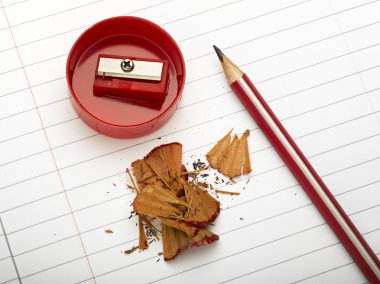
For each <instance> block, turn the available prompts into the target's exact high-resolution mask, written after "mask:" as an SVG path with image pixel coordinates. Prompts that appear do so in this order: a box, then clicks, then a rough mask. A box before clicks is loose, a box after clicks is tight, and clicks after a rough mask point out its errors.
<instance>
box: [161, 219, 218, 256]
mask: <svg viewBox="0 0 380 284" xmlns="http://www.w3.org/2000/svg"><path fill="white" fill-rule="evenodd" d="M218 239H219V237H218V236H217V235H215V234H214V233H212V232H211V231H209V230H207V229H200V231H199V233H198V234H197V235H196V236H194V237H189V236H188V235H186V234H185V233H184V232H182V231H179V230H177V229H176V228H173V227H170V226H167V225H162V240H163V254H164V260H166V261H168V260H173V259H174V258H176V257H177V256H178V255H179V254H180V253H182V252H183V251H185V250H187V249H188V248H191V247H201V246H203V245H206V244H211V243H213V242H215V241H216V240H218Z"/></svg>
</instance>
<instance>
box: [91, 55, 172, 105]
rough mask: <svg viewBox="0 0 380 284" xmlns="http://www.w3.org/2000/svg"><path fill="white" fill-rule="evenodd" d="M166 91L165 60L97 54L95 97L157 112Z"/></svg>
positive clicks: (166, 68)
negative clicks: (110, 99) (140, 106)
mask: <svg viewBox="0 0 380 284" xmlns="http://www.w3.org/2000/svg"><path fill="white" fill-rule="evenodd" d="M168 87H169V66H168V62H167V61H166V60H158V59H148V58H137V57H132V56H129V57H126V56H115V55H107V54H100V55H99V56H98V62H97V66H96V71H95V80H94V86H93V91H94V95H95V96H99V97H109V98H113V99H118V100H121V101H125V102H129V103H133V104H138V105H142V106H146V107H150V108H155V109H160V108H161V107H162V105H163V103H164V101H165V98H166V95H167V93H168Z"/></svg>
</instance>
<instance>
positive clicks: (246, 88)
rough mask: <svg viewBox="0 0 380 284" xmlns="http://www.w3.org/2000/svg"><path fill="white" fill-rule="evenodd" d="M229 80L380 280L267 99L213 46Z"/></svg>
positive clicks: (378, 264)
mask: <svg viewBox="0 0 380 284" xmlns="http://www.w3.org/2000/svg"><path fill="white" fill-rule="evenodd" d="M214 49H215V52H216V54H217V55H218V58H219V61H220V62H221V64H222V68H223V71H224V74H225V76H226V79H227V82H228V84H229V85H230V87H231V89H232V90H233V92H234V93H235V94H236V95H237V97H238V98H239V99H240V101H241V103H242V104H243V105H244V106H245V108H246V109H247V111H248V112H249V113H250V115H251V116H252V117H253V119H254V120H255V121H256V123H257V125H258V126H259V127H260V128H261V130H262V132H263V133H264V134H265V136H266V137H267V139H268V140H269V141H270V142H271V144H272V146H273V148H274V149H275V150H276V151H277V153H278V154H279V155H280V157H281V158H282V160H283V161H284V163H285V164H286V165H287V167H288V168H289V170H290V171H291V172H292V174H293V175H294V177H295V178H296V180H297V181H298V183H299V184H300V185H301V186H302V187H303V189H304V191H305V192H306V194H307V195H308V196H309V198H310V199H311V201H312V202H313V203H314V205H315V207H316V208H317V209H318V210H319V212H320V214H321V215H322V216H323V217H324V218H325V220H326V222H327V223H328V224H329V225H330V227H331V229H332V230H333V231H334V233H335V234H336V236H337V237H338V239H339V240H340V242H341V243H342V244H343V246H344V247H345V248H346V250H347V252H348V253H349V254H350V255H351V257H352V259H353V260H354V261H355V262H356V264H357V265H358V267H359V268H360V270H361V271H362V272H363V274H364V275H365V276H366V277H367V280H368V281H370V282H371V283H380V261H379V259H378V258H377V256H376V255H375V253H374V252H373V251H372V249H371V248H370V246H369V245H368V244H367V242H366V241H365V240H364V238H363V236H362V235H361V234H360V232H359V231H358V230H357V228H356V227H355V226H354V224H353V223H352V222H351V220H350V219H349V217H348V216H347V214H346V213H345V212H344V210H343V209H342V207H341V206H340V205H339V203H338V202H337V201H336V199H335V198H334V196H333V195H332V193H331V192H330V191H329V189H328V188H327V186H326V185H325V184H324V182H323V181H322V179H321V178H320V177H319V175H318V174H317V172H316V171H315V170H314V169H313V167H312V166H311V164H310V163H309V161H308V160H307V159H306V157H305V156H304V154H303V153H302V152H301V150H300V149H299V148H298V146H297V145H296V143H295V142H294V141H293V139H292V138H291V136H290V135H289V134H288V132H287V131H286V129H285V128H284V127H283V125H282V124H281V122H280V120H279V119H278V118H277V117H276V116H275V114H274V113H273V111H272V110H271V109H270V107H269V105H268V104H267V103H266V102H265V100H264V99H263V97H262V96H261V95H260V93H259V91H258V90H257V89H256V87H255V86H254V85H253V83H252V82H251V80H250V79H249V78H248V76H247V75H246V74H245V73H244V72H243V71H242V70H240V68H239V67H238V66H236V65H235V64H234V63H233V62H232V61H231V60H230V59H229V58H228V57H227V56H225V55H224V53H223V52H222V51H221V50H220V49H219V48H218V47H216V46H215V45H214Z"/></svg>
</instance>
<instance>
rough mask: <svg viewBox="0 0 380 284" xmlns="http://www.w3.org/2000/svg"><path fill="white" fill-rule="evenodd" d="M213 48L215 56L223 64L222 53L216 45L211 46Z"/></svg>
mask: <svg viewBox="0 0 380 284" xmlns="http://www.w3.org/2000/svg"><path fill="white" fill-rule="evenodd" d="M213 47H214V49H215V52H216V54H217V55H218V58H219V61H220V62H223V57H224V53H223V52H222V51H221V50H220V49H219V48H218V47H217V46H216V45H213Z"/></svg>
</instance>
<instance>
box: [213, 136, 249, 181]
mask: <svg viewBox="0 0 380 284" xmlns="http://www.w3.org/2000/svg"><path fill="white" fill-rule="evenodd" d="M231 131H232V130H231ZM231 131H230V132H228V133H227V134H226V135H225V136H224V137H223V138H222V139H221V140H219V141H218V142H217V143H216V145H215V146H214V147H213V148H212V149H211V150H210V152H208V153H207V155H206V157H207V160H208V162H209V163H210V165H211V166H212V167H213V168H214V169H217V170H218V171H219V172H220V173H222V174H224V175H225V176H228V177H230V178H233V177H237V176H241V175H245V174H247V173H250V172H251V171H252V168H251V161H250V157H249V148H248V137H249V134H250V132H249V130H246V131H245V132H244V134H243V135H242V137H241V138H240V139H239V138H238V136H237V135H234V137H233V139H232V142H231V137H230V134H231Z"/></svg>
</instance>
